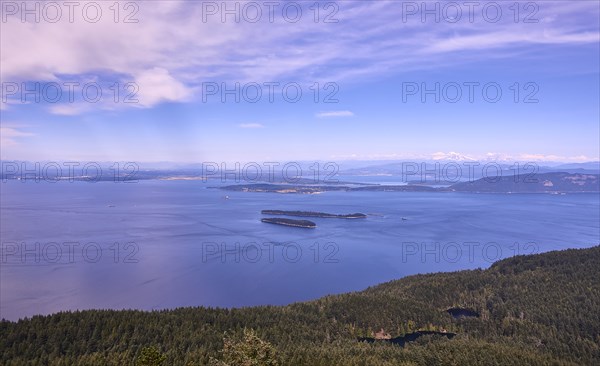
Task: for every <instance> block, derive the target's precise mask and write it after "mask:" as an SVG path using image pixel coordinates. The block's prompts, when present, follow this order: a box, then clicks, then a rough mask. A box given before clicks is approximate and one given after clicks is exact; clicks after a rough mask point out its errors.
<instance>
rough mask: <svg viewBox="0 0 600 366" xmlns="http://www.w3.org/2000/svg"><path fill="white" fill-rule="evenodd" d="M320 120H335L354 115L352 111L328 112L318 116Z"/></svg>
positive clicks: (320, 113)
mask: <svg viewBox="0 0 600 366" xmlns="http://www.w3.org/2000/svg"><path fill="white" fill-rule="evenodd" d="M316 116H317V117H318V118H335V117H352V116H354V113H352V112H351V111H328V112H319V113H317V114H316Z"/></svg>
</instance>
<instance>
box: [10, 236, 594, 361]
mask: <svg viewBox="0 0 600 366" xmlns="http://www.w3.org/2000/svg"><path fill="white" fill-rule="evenodd" d="M450 308H454V309H466V310H468V311H467V312H466V313H465V314H476V315H473V316H456V314H455V316H456V317H454V316H452V315H451V314H449V312H448V311H447V310H448V309H450ZM599 314H600V247H594V248H590V249H582V250H566V251H560V252H550V253H545V254H539V255H532V256H520V257H514V258H510V259H507V260H503V261H501V262H498V263H496V264H494V265H493V266H492V267H491V268H489V269H487V270H475V271H461V272H454V273H437V274H428V275H417V276H411V277H407V278H403V279H401V280H397V281H392V282H388V283H384V284H381V285H378V286H375V287H372V288H368V289H366V290H364V291H361V292H356V293H349V294H343V295H336V296H328V297H325V298H321V299H318V300H315V301H310V302H305V303H297V304H291V305H288V306H281V307H275V306H263V307H252V308H242V309H214V308H181V309H175V310H168V311H155V312H143V311H100V310H94V311H82V312H67V313H60V314H54V315H51V316H35V317H33V318H31V319H26V320H21V321H18V322H8V321H2V322H1V324H0V349H1V350H2V352H1V355H0V357H1V359H0V361H1V362H0V363H1V364H3V365H135V364H138V365H157V364H161V362H162V365H205V364H209V363H211V364H214V365H235V364H247V365H259V364H271V365H317V366H318V365H548V364H553V365H582V364H585V365H598V364H600V315H599ZM244 329H246V330H244ZM417 330H436V331H439V332H452V333H456V336H454V337H452V338H451V339H448V338H447V337H444V336H440V335H423V336H420V337H419V338H418V339H416V340H414V341H411V342H407V343H406V344H405V345H404V347H402V346H400V345H398V344H393V343H391V342H389V341H386V340H374V341H372V342H366V341H361V340H359V339H363V338H389V337H391V338H394V337H399V336H403V335H404V334H408V333H412V332H415V331H417ZM382 335H385V336H382ZM224 345H225V347H224ZM244 360H245V361H244ZM248 360H250V361H248ZM251 360H254V361H251ZM256 360H259V361H256ZM266 360H267V361H266ZM244 362H245V363H244ZM252 362H254V363H252Z"/></svg>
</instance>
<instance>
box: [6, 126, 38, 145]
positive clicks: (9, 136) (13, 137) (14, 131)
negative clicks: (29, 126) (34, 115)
mask: <svg viewBox="0 0 600 366" xmlns="http://www.w3.org/2000/svg"><path fill="white" fill-rule="evenodd" d="M30 136H34V134H33V133H29V132H25V131H22V130H20V129H18V128H16V127H5V126H2V127H0V145H2V146H4V147H8V146H16V145H18V143H19V140H20V139H21V138H23V137H30Z"/></svg>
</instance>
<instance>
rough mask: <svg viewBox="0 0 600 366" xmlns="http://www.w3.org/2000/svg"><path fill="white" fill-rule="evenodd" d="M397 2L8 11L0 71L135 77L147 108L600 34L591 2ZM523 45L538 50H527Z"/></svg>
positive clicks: (582, 40)
mask: <svg viewBox="0 0 600 366" xmlns="http://www.w3.org/2000/svg"><path fill="white" fill-rule="evenodd" d="M401 3H402V2H396V1H377V2H355V1H343V2H339V3H337V4H338V6H339V10H338V11H337V12H336V14H335V18H336V19H338V22H337V23H332V24H330V23H323V22H319V23H315V22H314V19H313V15H314V14H313V13H312V11H311V10H310V9H309V6H310V5H311V4H308V3H306V4H304V3H303V7H304V9H303V14H304V16H303V17H302V19H301V20H300V21H299V22H297V23H291V22H286V21H282V20H281V17H280V16H276V17H275V21H274V22H273V23H271V22H269V21H268V17H266V16H265V17H263V19H261V21H260V22H257V23H251V22H247V21H243V19H242V21H240V22H239V23H236V22H234V21H226V22H222V21H221V18H220V17H210V18H209V19H208V21H207V22H204V21H203V19H204V17H205V16H206V14H205V12H203V3H202V2H185V1H161V2H147V1H146V2H139V3H138V6H139V12H138V13H137V15H136V17H137V18H138V19H139V22H138V23H134V24H129V23H123V22H119V23H115V22H114V21H113V19H112V18H111V17H110V16H104V17H103V18H102V20H101V21H100V22H98V23H89V22H85V21H82V20H81V19H79V20H78V19H76V21H75V22H73V23H69V22H68V19H66V17H64V19H61V21H60V22H58V23H48V22H39V23H33V22H25V23H22V22H21V21H20V19H19V18H18V17H16V18H13V17H9V19H8V21H7V22H5V23H4V24H3V25H2V26H3V31H2V35H1V36H0V46H1V47H2V55H1V62H2V70H1V75H0V76H1V77H2V79H3V80H5V81H15V82H17V81H65V80H67V81H72V80H73V79H75V80H79V79H81V78H83V77H84V75H87V74H90V73H92V74H93V73H97V74H102V75H103V76H105V77H109V78H110V77H112V78H115V79H118V80H129V81H135V82H136V83H139V87H140V90H139V96H140V103H139V104H137V105H135V107H145V108H151V107H153V106H155V105H157V104H159V103H163V102H174V101H191V100H193V99H194V98H198V97H199V92H198V90H199V88H198V85H199V84H200V83H201V82H203V81H209V80H215V81H238V82H242V83H243V82H249V81H255V82H264V81H281V80H292V81H297V82H306V83H311V82H315V81H335V82H342V81H346V80H351V81H357V80H360V79H365V78H374V77H385V76H387V75H393V74H397V73H399V72H410V71H414V70H427V69H432V68H438V67H440V66H444V65H448V64H450V63H454V64H456V63H458V64H460V63H466V62H474V60H485V59H486V58H492V57H497V56H498V55H502V54H503V53H506V52H508V51H510V50H511V49H513V48H514V47H519V46H523V45H540V46H546V47H550V46H552V45H560V46H564V45H573V46H581V45H586V44H596V43H597V42H598V41H599V34H598V27H597V22H596V20H597V18H598V16H599V14H598V7H597V6H596V5H597V4H594V2H575V3H572V2H569V3H564V2H544V3H541V4H539V6H540V9H539V12H538V14H537V15H536V17H537V18H539V19H538V20H539V21H538V22H537V23H523V22H515V21H514V20H513V17H512V12H511V11H510V10H509V9H508V6H510V5H511V4H512V3H510V4H508V3H507V4H503V6H504V7H505V8H504V11H505V13H504V14H506V15H505V16H504V17H503V18H502V20H501V21H499V22H498V23H491V22H489V21H484V20H483V19H482V16H481V13H480V12H475V17H474V21H473V22H470V21H469V20H468V17H467V16H466V15H464V16H463V17H462V20H461V21H460V22H457V23H450V22H447V21H441V22H438V23H433V24H432V23H431V22H425V23H423V22H421V18H420V14H417V16H412V17H408V18H407V19H406V21H402V20H401V19H403V18H402V15H403V13H402V11H403V9H402V6H401ZM107 4H108V3H106V4H104V3H103V6H108V5H107ZM241 4H242V6H243V5H244V2H241ZM104 10H106V12H105V14H109V15H110V14H112V13H111V11H110V10H109V9H108V8H107V9H104ZM276 14H277V13H276ZM229 19H230V20H233V18H232V17H230V18H229ZM559 19H560V22H559V21H558V20H559ZM174 24H176V25H177V26H176V27H174V26H173V25H174ZM359 27H360V29H361V32H355V31H354V30H356V29H357V28H359ZM307 40H310V41H307ZM324 50H326V51H327V52H323V51H324ZM482 50H486V51H487V52H485V53H482V52H481V51H482ZM531 52H532V56H534V53H535V49H534V48H531ZM449 55H452V57H448V56H449ZM526 56H527V54H524V55H523V56H522V57H524V58H525V57H526ZM399 70H400V71H399Z"/></svg>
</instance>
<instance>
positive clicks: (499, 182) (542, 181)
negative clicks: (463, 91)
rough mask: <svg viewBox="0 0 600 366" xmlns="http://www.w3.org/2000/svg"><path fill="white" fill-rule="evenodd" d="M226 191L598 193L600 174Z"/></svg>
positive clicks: (238, 187) (251, 187)
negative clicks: (445, 183)
mask: <svg viewBox="0 0 600 366" xmlns="http://www.w3.org/2000/svg"><path fill="white" fill-rule="evenodd" d="M215 188H220V189H223V190H227V191H239V192H266V193H300V194H319V193H323V192H340V191H341V192H465V193H550V194H560V193H591V192H593V193H595V192H600V175H598V174H579V173H575V174H571V173H565V172H554V173H541V174H521V175H510V176H501V177H487V178H481V179H477V180H474V181H472V182H459V183H455V184H452V185H450V186H446V187H432V186H428V185H422V184H420V185H416V184H404V185H385V184H372V185H367V186H359V187H356V186H352V185H343V184H342V185H305V184H268V183H255V184H236V185H230V186H223V187H215Z"/></svg>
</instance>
